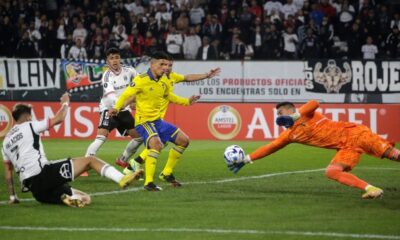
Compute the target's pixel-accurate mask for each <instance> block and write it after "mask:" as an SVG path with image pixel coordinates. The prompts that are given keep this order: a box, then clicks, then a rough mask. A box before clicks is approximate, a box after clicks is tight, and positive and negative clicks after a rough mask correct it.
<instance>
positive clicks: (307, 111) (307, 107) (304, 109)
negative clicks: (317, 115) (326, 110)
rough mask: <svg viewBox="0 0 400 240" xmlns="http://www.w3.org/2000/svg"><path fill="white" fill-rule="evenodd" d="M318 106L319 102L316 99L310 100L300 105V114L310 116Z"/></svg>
mask: <svg viewBox="0 0 400 240" xmlns="http://www.w3.org/2000/svg"><path fill="white" fill-rule="evenodd" d="M318 107H319V102H318V101H316V100H311V101H309V102H308V103H306V104H304V105H303V106H301V107H300V109H299V113H300V116H310V115H313V114H314V112H315V110H317V108H318Z"/></svg>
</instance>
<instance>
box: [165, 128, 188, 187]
mask: <svg viewBox="0 0 400 240" xmlns="http://www.w3.org/2000/svg"><path fill="white" fill-rule="evenodd" d="M160 124H161V125H162V126H163V127H162V130H161V131H162V132H161V133H160V135H161V140H164V141H170V142H173V143H175V146H174V147H172V148H171V149H170V150H169V153H168V160H167V163H166V164H165V167H164V169H163V171H162V172H161V174H160V176H159V178H160V179H161V180H163V181H167V182H169V183H171V184H172V186H174V187H180V186H181V184H180V183H179V182H178V181H177V180H176V179H175V176H174V174H173V172H174V168H175V166H176V164H177V162H178V160H179V159H180V158H181V156H182V154H183V153H184V152H185V150H186V148H187V147H188V146H189V137H188V136H187V135H186V134H185V133H184V132H183V131H181V130H180V129H178V128H177V127H175V126H174V125H172V124H170V123H168V122H164V121H163V122H162V123H160Z"/></svg>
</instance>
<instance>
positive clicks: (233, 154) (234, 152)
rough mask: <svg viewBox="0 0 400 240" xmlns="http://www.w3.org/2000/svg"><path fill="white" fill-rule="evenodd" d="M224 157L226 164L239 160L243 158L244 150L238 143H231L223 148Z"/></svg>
mask: <svg viewBox="0 0 400 240" xmlns="http://www.w3.org/2000/svg"><path fill="white" fill-rule="evenodd" d="M224 159H225V162H226V164H228V165H231V164H233V163H235V162H237V161H241V160H243V159H244V150H243V149H242V148H241V147H239V146H238V145H231V146H229V147H227V148H226V149H225V152H224Z"/></svg>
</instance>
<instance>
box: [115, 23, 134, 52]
mask: <svg viewBox="0 0 400 240" xmlns="http://www.w3.org/2000/svg"><path fill="white" fill-rule="evenodd" d="M113 33H114V34H113V35H114V39H115V42H116V44H117V47H118V48H119V49H123V48H125V47H126V46H129V47H130V44H129V42H128V35H126V33H125V27H124V26H123V25H119V26H118V29H117V30H116V31H115V32H113Z"/></svg>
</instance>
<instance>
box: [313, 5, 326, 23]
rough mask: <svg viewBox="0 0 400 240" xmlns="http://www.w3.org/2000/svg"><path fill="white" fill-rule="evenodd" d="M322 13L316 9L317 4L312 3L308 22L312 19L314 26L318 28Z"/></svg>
mask: <svg viewBox="0 0 400 240" xmlns="http://www.w3.org/2000/svg"><path fill="white" fill-rule="evenodd" d="M323 17H324V13H323V12H322V11H321V10H320V9H319V8H318V4H316V3H313V4H312V5H311V12H310V20H311V19H312V20H313V21H314V22H315V24H316V25H318V26H320V25H321V23H322V18H323Z"/></svg>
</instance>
